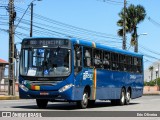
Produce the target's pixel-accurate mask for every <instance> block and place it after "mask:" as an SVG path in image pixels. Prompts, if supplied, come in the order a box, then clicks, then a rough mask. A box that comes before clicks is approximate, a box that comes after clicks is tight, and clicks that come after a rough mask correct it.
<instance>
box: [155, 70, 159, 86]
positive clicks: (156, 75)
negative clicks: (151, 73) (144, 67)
mask: <svg viewBox="0 0 160 120" xmlns="http://www.w3.org/2000/svg"><path fill="white" fill-rule="evenodd" d="M158 72H159V70H158V68H157V69H156V85H157V75H158Z"/></svg>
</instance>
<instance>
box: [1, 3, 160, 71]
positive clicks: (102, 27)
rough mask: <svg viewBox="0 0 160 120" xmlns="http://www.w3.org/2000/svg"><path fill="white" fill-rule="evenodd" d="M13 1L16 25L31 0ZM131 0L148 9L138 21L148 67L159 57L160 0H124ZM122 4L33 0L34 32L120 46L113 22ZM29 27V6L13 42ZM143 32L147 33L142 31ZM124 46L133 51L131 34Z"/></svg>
mask: <svg viewBox="0 0 160 120" xmlns="http://www.w3.org/2000/svg"><path fill="white" fill-rule="evenodd" d="M14 1H15V11H16V13H17V17H16V20H15V26H16V25H17V24H18V22H19V20H20V18H21V17H22V15H23V14H24V12H25V10H26V9H27V8H28V6H29V5H30V3H31V2H32V1H33V0H14ZM7 4H8V0H0V6H1V7H0V11H1V12H0V58H1V59H4V60H6V61H8V33H7V32H6V30H8V12H7V11H6V9H5V8H4V7H3V6H6V5H7ZM130 4H134V5H138V4H140V5H142V6H143V7H144V8H145V10H146V13H147V16H146V18H145V20H144V21H143V22H141V23H140V24H139V25H138V35H139V37H138V41H139V53H142V54H144V67H145V69H148V67H149V66H150V65H151V64H152V63H153V62H155V61H157V60H158V59H159V58H160V47H159V43H160V41H159V35H160V13H159V12H158V11H160V7H159V5H160V0H127V6H129V5H130ZM122 8H123V0H42V1H36V0H35V1H34V15H33V24H34V25H35V26H33V36H36V37H37V36H40V37H41V36H50V37H51V36H52V37H57V36H58V37H66V36H72V37H79V38H83V39H86V40H92V41H97V42H103V43H105V44H107V45H108V46H111V47H116V48H119V49H121V48H122V47H121V46H122V40H121V38H120V37H118V36H117V31H118V29H119V27H118V26H117V24H116V23H117V21H118V20H119V19H120V17H119V16H118V13H119V12H120V11H121V9H122ZM44 17H45V18H44ZM48 18H49V19H48ZM149 18H150V19H149ZM37 26H38V27H37ZM29 28H30V7H29V9H28V10H27V12H26V14H25V15H24V17H23V18H22V21H21V22H20V23H19V25H18V26H17V27H16V36H15V43H17V42H21V41H22V39H23V38H25V37H29ZM44 28H45V29H44ZM84 29H85V30H84ZM86 30H87V31H86ZM143 33H147V35H142V34H143ZM95 34H96V35H95ZM18 49H20V45H18ZM127 50H129V51H133V47H130V34H127ZM153 57H155V58H156V59H155V58H153Z"/></svg>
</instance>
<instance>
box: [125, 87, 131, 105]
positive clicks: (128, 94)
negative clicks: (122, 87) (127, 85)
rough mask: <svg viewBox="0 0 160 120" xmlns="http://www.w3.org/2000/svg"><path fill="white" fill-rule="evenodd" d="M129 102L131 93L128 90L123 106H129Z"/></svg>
mask: <svg viewBox="0 0 160 120" xmlns="http://www.w3.org/2000/svg"><path fill="white" fill-rule="evenodd" d="M130 100H131V92H130V90H129V89H128V90H127V92H126V99H125V104H126V105H129V103H130Z"/></svg>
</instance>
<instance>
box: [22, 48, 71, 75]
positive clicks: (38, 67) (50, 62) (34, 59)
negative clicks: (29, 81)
mask: <svg viewBox="0 0 160 120" xmlns="http://www.w3.org/2000/svg"><path fill="white" fill-rule="evenodd" d="M21 52H22V53H21V63H20V74H21V75H25V76H36V77H58V76H68V75H69V74H70V72H71V52H70V49H66V48H60V47H57V48H36V49H35V48H28V49H22V51H21Z"/></svg>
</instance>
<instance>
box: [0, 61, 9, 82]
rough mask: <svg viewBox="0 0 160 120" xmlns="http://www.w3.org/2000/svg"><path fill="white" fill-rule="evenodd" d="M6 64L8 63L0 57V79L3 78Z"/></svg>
mask: <svg viewBox="0 0 160 120" xmlns="http://www.w3.org/2000/svg"><path fill="white" fill-rule="evenodd" d="M6 65H9V63H8V62H7V61H5V60H3V59H0V80H2V79H3V78H4V73H5V68H6Z"/></svg>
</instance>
